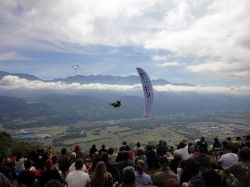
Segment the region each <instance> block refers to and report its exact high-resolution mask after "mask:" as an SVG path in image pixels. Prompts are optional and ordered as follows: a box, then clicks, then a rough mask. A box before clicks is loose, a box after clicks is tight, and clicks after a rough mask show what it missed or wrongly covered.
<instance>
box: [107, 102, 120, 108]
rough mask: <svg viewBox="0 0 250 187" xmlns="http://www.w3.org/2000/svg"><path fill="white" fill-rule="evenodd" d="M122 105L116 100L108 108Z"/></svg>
mask: <svg viewBox="0 0 250 187" xmlns="http://www.w3.org/2000/svg"><path fill="white" fill-rule="evenodd" d="M121 105H122V103H121V101H119V100H117V101H115V102H113V103H110V106H113V107H115V108H117V107H120V106H121Z"/></svg>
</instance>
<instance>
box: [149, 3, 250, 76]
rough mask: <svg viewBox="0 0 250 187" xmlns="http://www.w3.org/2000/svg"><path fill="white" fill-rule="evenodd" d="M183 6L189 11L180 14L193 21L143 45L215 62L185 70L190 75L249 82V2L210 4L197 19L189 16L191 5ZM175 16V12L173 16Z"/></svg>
mask: <svg viewBox="0 0 250 187" xmlns="http://www.w3.org/2000/svg"><path fill="white" fill-rule="evenodd" d="M186 6H189V8H188V10H189V11H187V12H186V13H185V12H184V14H186V16H188V17H190V13H191V14H192V15H193V16H194V17H192V16H191V17H190V19H184V20H182V21H181V22H178V24H181V25H182V26H183V27H182V28H179V29H176V30H172V29H165V30H161V31H159V32H158V33H157V34H156V35H155V37H153V38H152V39H149V40H147V41H146V42H145V47H146V48H148V49H165V50H170V51H172V52H174V53H176V54H178V55H184V56H188V55H192V56H196V57H209V58H210V59H211V57H214V58H217V59H218V61H214V60H212V61H209V62H207V61H206V62H205V63H204V62H200V63H201V64H199V63H198V64H195V65H191V66H189V67H187V69H188V70H191V71H193V72H199V73H203V72H208V73H214V74H216V75H219V76H222V77H227V78H232V77H233V78H250V65H249V59H250V45H249V44H250V42H249V35H250V20H249V17H250V12H249V10H248V9H249V7H250V1H247V0H246V1H236V0H231V1H225V0H220V1H211V4H210V5H208V6H207V7H206V9H205V11H204V12H205V14H204V15H203V16H201V17H195V15H194V14H193V13H194V12H190V10H192V8H194V4H189V5H187V4H186ZM173 14H174V13H173ZM178 14H180V13H179V12H178V11H177V12H175V16H177V15H178ZM172 16H174V15H172ZM184 17H185V16H184ZM191 18H192V19H191Z"/></svg>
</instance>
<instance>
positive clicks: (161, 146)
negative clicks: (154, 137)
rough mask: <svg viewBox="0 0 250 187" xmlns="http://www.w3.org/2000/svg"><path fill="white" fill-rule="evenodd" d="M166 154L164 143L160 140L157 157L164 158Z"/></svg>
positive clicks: (157, 146)
mask: <svg viewBox="0 0 250 187" xmlns="http://www.w3.org/2000/svg"><path fill="white" fill-rule="evenodd" d="M164 154H166V153H165V147H164V145H163V141H162V140H160V141H159V143H158V144H157V145H156V155H157V157H158V158H160V157H161V156H163V155H164Z"/></svg>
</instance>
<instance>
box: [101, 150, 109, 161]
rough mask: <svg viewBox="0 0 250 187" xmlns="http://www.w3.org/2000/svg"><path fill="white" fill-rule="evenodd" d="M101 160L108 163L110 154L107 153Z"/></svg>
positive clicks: (103, 154)
mask: <svg viewBox="0 0 250 187" xmlns="http://www.w3.org/2000/svg"><path fill="white" fill-rule="evenodd" d="M101 160H102V161H103V162H104V163H108V160H109V157H108V153H105V152H104V153H102V156H101Z"/></svg>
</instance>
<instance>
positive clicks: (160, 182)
mask: <svg viewBox="0 0 250 187" xmlns="http://www.w3.org/2000/svg"><path fill="white" fill-rule="evenodd" d="M159 164H160V171H159V172H157V173H156V174H154V175H153V176H152V180H153V184H154V185H156V186H159V187H162V186H164V184H165V182H166V180H167V179H171V178H174V179H176V180H178V179H177V175H175V174H174V173H172V172H171V171H170V169H169V167H168V159H167V157H166V156H162V157H160V159H159Z"/></svg>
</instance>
